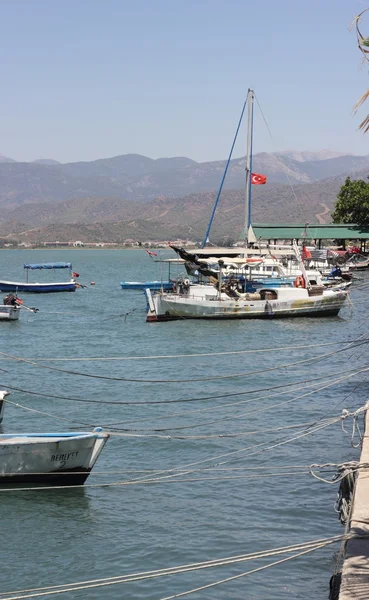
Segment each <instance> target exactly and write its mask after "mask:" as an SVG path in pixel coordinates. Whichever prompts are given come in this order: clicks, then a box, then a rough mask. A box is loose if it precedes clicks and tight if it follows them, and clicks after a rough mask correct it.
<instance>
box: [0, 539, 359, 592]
mask: <svg viewBox="0 0 369 600" xmlns="http://www.w3.org/2000/svg"><path fill="white" fill-rule="evenodd" d="M356 537H358V536H356ZM361 537H362V536H361ZM345 539H347V536H334V537H330V538H321V539H318V540H312V541H308V542H301V543H299V544H292V545H289V546H280V547H277V548H271V549H267V550H261V551H258V552H252V553H248V554H239V555H236V556H227V557H223V558H220V559H213V560H208V561H203V562H196V563H189V564H184V565H179V566H176V567H167V568H162V569H156V570H152V571H143V572H138V573H131V574H126V575H118V576H115V577H104V578H99V579H90V580H87V581H78V582H74V583H65V584H59V585H52V586H45V587H37V588H28V589H23V590H14V591H11V592H0V600H5V598H6V599H7V600H21V599H22V598H35V597H40V596H43V595H53V594H62V593H65V592H69V591H77V590H78V589H87V587H89V588H91V587H102V586H105V585H114V584H119V583H129V582H132V581H138V580H142V579H152V578H157V577H162V576H167V575H175V574H178V573H186V572H189V571H197V570H200V569H208V568H212V567H218V566H220V567H221V566H225V565H228V564H235V563H239V562H246V561H250V560H257V559H261V558H268V557H270V556H277V555H279V554H289V553H290V552H296V551H300V550H306V549H313V548H318V547H320V546H321V545H322V544H324V545H328V544H333V543H336V542H342V541H343V540H345ZM350 539H352V537H351V538H350ZM77 586H78V587H77ZM81 586H83V587H81ZM37 592H41V593H37ZM12 594H17V596H14V595H13V596H11V595H12ZM19 594H21V595H19Z"/></svg>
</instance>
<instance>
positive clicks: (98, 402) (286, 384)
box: [1, 368, 360, 422]
mask: <svg viewBox="0 0 369 600" xmlns="http://www.w3.org/2000/svg"><path fill="white" fill-rule="evenodd" d="M353 371H354V372H355V373H360V371H357V368H356V369H348V370H347V371H343V373H351V372H353ZM330 377H336V373H332V374H331V375H324V376H320V377H314V378H312V379H305V380H302V381H298V382H292V383H284V384H281V385H275V386H271V387H267V388H258V389H255V390H246V391H244V392H225V393H224V394H218V395H212V396H203V397H200V398H185V399H175V400H148V401H138V402H136V401H124V400H90V399H85V398H75V397H71V396H59V395H55V394H46V393H43V392H34V391H32V390H26V389H24V388H18V387H14V386H12V385H8V384H7V383H2V384H1V385H2V386H3V387H4V388H6V389H8V390H11V391H15V392H20V393H23V394H30V395H32V396H40V397H44V398H53V399H55V400H67V401H73V402H85V403H90V404H113V405H124V406H126V405H140V404H142V405H147V404H177V403H186V402H201V401H202V400H217V399H220V398H228V397H233V396H235V397H236V396H245V395H248V394H256V393H258V392H265V391H271V390H276V389H281V388H285V387H293V386H297V385H303V384H305V383H309V382H315V381H318V380H323V381H324V380H325V379H329V378H330ZM283 393H284V392H283ZM232 405H233V403H231V404H229V406H232ZM223 406H227V405H223ZM215 408H216V407H214V409H215ZM197 410H198V411H200V410H209V409H207V408H206V409H197ZM188 412H190V411H188ZM191 412H195V411H191ZM177 414H178V415H184V414H186V413H177ZM174 416H176V414H175V413H174ZM161 418H163V419H164V418H171V415H168V417H166V416H163V417H161ZM146 420H150V417H148V418H145V419H139V420H138V421H146ZM133 422H135V421H133Z"/></svg>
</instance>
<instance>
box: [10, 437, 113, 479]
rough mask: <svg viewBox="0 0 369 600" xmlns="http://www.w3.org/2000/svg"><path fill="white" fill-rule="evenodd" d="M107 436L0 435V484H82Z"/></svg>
mask: <svg viewBox="0 0 369 600" xmlns="http://www.w3.org/2000/svg"><path fill="white" fill-rule="evenodd" d="M108 438H109V434H108V433H104V432H103V431H102V429H101V428H99V427H97V428H95V429H94V430H93V431H92V432H74V431H72V432H66V433H13V434H1V435H0V485H2V484H9V483H43V484H46V485H82V484H83V483H84V482H85V481H86V479H87V477H88V476H89V473H90V471H91V469H92V468H93V466H94V464H95V462H96V460H97V459H98V457H99V455H100V453H101V451H102V449H103V448H104V446H105V444H106V442H107V440H108Z"/></svg>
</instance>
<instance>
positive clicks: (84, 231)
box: [1, 176, 344, 243]
mask: <svg viewBox="0 0 369 600" xmlns="http://www.w3.org/2000/svg"><path fill="white" fill-rule="evenodd" d="M343 180H344V176H342V177H338V178H332V179H329V180H326V181H322V182H315V183H312V184H300V185H296V186H293V187H291V186H286V185H280V184H274V185H270V186H258V187H255V189H254V190H253V215H252V217H253V221H254V222H272V223H284V222H310V223H316V222H329V221H330V213H331V212H332V209H333V204H334V201H335V199H336V196H337V193H338V191H339V189H340V186H341V185H342V182H343ZM215 197H216V192H203V193H200V194H190V195H188V196H185V197H183V198H156V199H155V200H151V201H144V202H141V203H140V204H139V205H137V202H135V201H127V200H126V201H122V200H121V199H119V198H84V199H82V200H80V201H78V202H76V201H74V200H68V201H65V202H61V203H58V204H55V205H53V211H50V205H49V204H48V203H41V204H34V205H27V206H23V207H18V208H16V209H14V210H13V211H11V212H10V214H9V217H11V219H9V221H7V222H4V221H3V222H2V223H1V229H2V231H3V236H10V237H12V239H18V240H20V241H28V242H33V243H34V242H37V241H42V240H43V241H53V240H54V241H55V240H56V239H58V240H64V241H68V240H76V239H78V240H82V241H97V242H102V241H111V242H118V243H121V242H123V241H124V240H125V239H127V238H131V239H132V238H133V239H137V240H141V241H145V240H147V239H150V240H162V239H174V238H177V237H180V238H189V239H193V240H201V239H202V237H203V236H204V233H205V230H206V226H207V223H208V221H209V218H210V214H211V211H212V207H213V204H214V200H215ZM318 215H319V216H320V218H319V217H318ZM243 218H244V191H243V190H226V191H224V193H223V194H222V197H221V200H220V202H219V206H218V209H217V212H216V215H215V219H214V223H213V227H212V239H213V240H227V239H237V238H238V237H239V235H240V233H241V229H242V224H243ZM25 223H26V224H27V225H25Z"/></svg>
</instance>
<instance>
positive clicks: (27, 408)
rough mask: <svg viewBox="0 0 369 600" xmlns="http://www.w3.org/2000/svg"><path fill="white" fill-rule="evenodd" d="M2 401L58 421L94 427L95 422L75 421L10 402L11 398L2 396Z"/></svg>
mask: <svg viewBox="0 0 369 600" xmlns="http://www.w3.org/2000/svg"><path fill="white" fill-rule="evenodd" d="M3 401H4V402H7V403H8V404H12V405H13V406H16V407H17V408H22V409H23V410H28V411H29V412H33V413H36V414H39V415H43V416H46V417H52V418H53V419H59V420H60V421H67V422H68V423H76V425H85V426H86V427H96V424H95V423H85V422H83V421H76V420H75V419H70V418H67V417H62V416H61V415H55V414H53V413H47V412H44V411H42V410H36V409H35V408H31V407H29V406H24V405H23V404H19V403H18V402H12V401H11V400H7V399H6V398H4V400H3Z"/></svg>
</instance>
